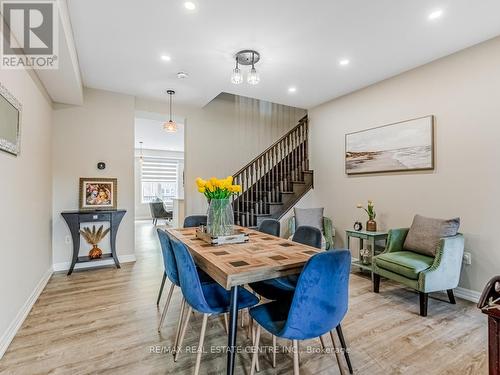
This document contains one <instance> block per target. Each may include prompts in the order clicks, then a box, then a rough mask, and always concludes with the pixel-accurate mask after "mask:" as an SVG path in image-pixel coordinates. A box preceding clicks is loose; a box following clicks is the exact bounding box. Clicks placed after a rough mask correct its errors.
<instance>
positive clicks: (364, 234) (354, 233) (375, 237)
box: [345, 230, 387, 272]
mask: <svg viewBox="0 0 500 375" xmlns="http://www.w3.org/2000/svg"><path fill="white" fill-rule="evenodd" d="M345 233H346V237H347V248H348V249H349V250H350V249H351V237H353V238H359V249H360V250H361V249H363V245H364V241H368V243H369V244H370V245H371V246H370V248H371V258H370V263H369V264H364V263H363V262H362V261H361V256H360V254H359V253H358V259H356V258H353V262H352V265H354V266H357V267H359V268H361V269H362V270H367V271H370V272H371V271H372V269H373V267H372V264H371V260H372V259H373V257H374V256H375V255H376V254H377V252H380V251H382V250H383V249H385V245H384V246H382V247H379V249H377V248H376V242H377V241H380V240H384V242H385V243H386V244H387V232H368V231H365V230H346V231H345ZM355 259H356V260H355Z"/></svg>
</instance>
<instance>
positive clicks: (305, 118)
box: [233, 115, 307, 177]
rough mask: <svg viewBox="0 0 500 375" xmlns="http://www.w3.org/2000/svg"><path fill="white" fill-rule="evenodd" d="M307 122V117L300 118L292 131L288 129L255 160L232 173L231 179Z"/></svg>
mask: <svg viewBox="0 0 500 375" xmlns="http://www.w3.org/2000/svg"><path fill="white" fill-rule="evenodd" d="M305 121H307V115H305V116H304V117H302V118H301V119H300V120H299V122H298V124H297V125H295V126H294V127H293V128H292V129H290V130H289V131H288V132H286V134H284V135H283V136H282V137H281V138H279V139H278V140H277V141H276V142H274V143H273V144H272V145H271V146H269V147H268V148H266V149H265V150H264V151H262V152H261V153H260V154H259V155H257V156H256V157H255V158H253V159H252V161H250V162H249V163H248V164H246V165H245V166H244V167H243V168H241V169H240V170H239V171H238V172H236V173H233V177H236V176H238V175H239V174H241V173H242V172H243V171H244V170H245V169H247V168H249V167H250V166H251V165H252V164H253V163H255V162H256V161H257V160H259V159H260V158H261V157H262V155H264V154H266V153H268V152H269V151H271V150H272V149H273V148H274V147H276V145H277V144H279V143H280V142H281V141H283V140H284V139H285V138H286V137H288V136H289V135H290V134H291V133H293V132H294V131H295V130H297V129H298V128H299V127H300V126H302V125H303V124H304V122H305Z"/></svg>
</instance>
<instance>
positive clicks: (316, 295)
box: [279, 250, 351, 340]
mask: <svg viewBox="0 0 500 375" xmlns="http://www.w3.org/2000/svg"><path fill="white" fill-rule="evenodd" d="M350 269H351V253H350V252H349V251H348V250H330V251H325V252H322V253H319V254H316V255H314V256H313V257H311V258H310V259H309V260H308V262H307V263H306V265H305V266H304V269H303V270H302V273H301V274H300V276H299V280H298V282H297V288H296V289H295V294H294V296H293V300H292V304H291V306H290V311H289V313H288V318H287V321H286V323H285V326H284V328H283V330H282V332H280V335H279V336H280V337H285V338H289V339H293V340H307V339H311V338H315V337H318V336H320V335H323V334H325V333H327V332H329V331H330V330H332V329H334V328H335V327H337V326H338V325H339V323H340V322H341V321H342V319H343V318H344V316H345V314H346V312H347V307H348V297H349V273H350Z"/></svg>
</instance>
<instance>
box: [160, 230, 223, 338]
mask: <svg viewBox="0 0 500 375" xmlns="http://www.w3.org/2000/svg"><path fill="white" fill-rule="evenodd" d="M156 232H157V233H158V239H159V240H160V246H161V252H162V255H163V266H164V267H165V270H164V273H163V274H164V276H165V277H166V278H168V279H169V281H170V284H171V285H170V289H169V291H168V295H167V300H166V302H165V306H164V307H163V311H162V313H161V318H160V323H159V324H158V331H160V330H161V327H162V325H163V321H164V320H165V316H166V315H167V311H168V307H169V305H170V300H171V299H172V294H173V292H174V289H175V287H176V286H180V282H179V274H178V272H177V263H176V261H175V255H174V252H173V250H172V238H173V237H171V236H170V234H168V232H165V231H164V230H162V229H159V228H158V229H156ZM197 271H198V273H199V274H200V279H201V280H202V282H203V283H214V282H215V281H214V280H213V279H212V278H211V277H209V276H208V275H207V274H206V273H205V272H203V271H201V270H199V269H198V270H197ZM185 305H186V301H185V300H184V297H183V298H182V305H181V317H182V312H183V311H184V309H185ZM180 324H181V322H180V321H179V323H178V327H177V335H176V340H178V337H179V330H180Z"/></svg>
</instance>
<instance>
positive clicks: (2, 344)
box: [0, 266, 53, 359]
mask: <svg viewBox="0 0 500 375" xmlns="http://www.w3.org/2000/svg"><path fill="white" fill-rule="evenodd" d="M52 273H53V269H52V266H51V267H49V269H48V270H47V271H46V272H45V273H44V274H43V276H42V278H41V279H40V281H39V282H38V284H37V285H36V286H35V289H33V292H32V293H31V295H30V296H29V297H28V299H27V300H26V302H25V303H24V305H23V306H22V307H21V309H20V310H19V311H18V313H17V315H16V317H15V318H14V320H13V321H12V322H11V323H10V325H9V327H8V328H7V330H6V331H5V332H4V333H3V335H2V336H1V337H0V359H2V357H3V355H4V354H5V352H6V351H7V348H8V347H9V345H10V343H11V342H12V340H13V339H14V337H15V336H16V334H17V331H18V330H19V328H21V325H22V324H23V322H24V320H25V319H26V317H27V316H28V314H29V313H30V311H31V308H32V307H33V305H34V304H35V302H36V301H37V300H38V297H39V296H40V294H41V293H42V291H43V290H44V289H45V286H46V285H47V283H48V281H49V280H50V277H51V276H52Z"/></svg>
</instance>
